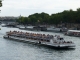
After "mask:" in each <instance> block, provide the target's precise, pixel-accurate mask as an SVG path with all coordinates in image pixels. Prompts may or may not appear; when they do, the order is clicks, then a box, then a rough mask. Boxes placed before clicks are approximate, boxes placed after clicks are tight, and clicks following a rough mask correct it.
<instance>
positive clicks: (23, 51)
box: [0, 26, 80, 60]
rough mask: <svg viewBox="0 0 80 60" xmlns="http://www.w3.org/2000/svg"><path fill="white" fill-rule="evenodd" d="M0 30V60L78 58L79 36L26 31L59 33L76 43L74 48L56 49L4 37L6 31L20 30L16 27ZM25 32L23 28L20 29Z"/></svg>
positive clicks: (66, 59)
mask: <svg viewBox="0 0 80 60" xmlns="http://www.w3.org/2000/svg"><path fill="white" fill-rule="evenodd" d="M0 28H1V30H0V60H80V37H70V36H64V35H63V34H62V33H54V32H41V31H27V32H33V33H42V34H52V35H60V36H62V37H64V39H65V40H71V41H73V42H74V43H75V44H76V47H75V49H67V50H66V49H64V50H56V49H54V48H53V49H52V48H48V47H43V46H38V45H34V44H30V43H23V42H17V41H13V40H7V39H4V38H3V36H4V35H5V32H7V31H10V30H11V31H13V30H17V31H21V30H19V29H18V28H7V27H1V26H0ZM22 31H24V32H26V31H25V30H22Z"/></svg>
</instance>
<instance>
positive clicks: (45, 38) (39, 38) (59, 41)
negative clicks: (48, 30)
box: [3, 31, 75, 48]
mask: <svg viewBox="0 0 80 60" xmlns="http://www.w3.org/2000/svg"><path fill="white" fill-rule="evenodd" d="M3 37H4V38H5V39H10V40H16V41H24V42H32V43H38V44H41V45H46V46H50V47H55V48H72V47H75V44H74V43H73V42H72V41H65V40H64V39H63V38H62V37H60V36H59V35H55V36H53V35H49V34H48V35H45V34H38V33H37V34H36V33H28V32H20V31H9V32H6V35H4V36H3Z"/></svg>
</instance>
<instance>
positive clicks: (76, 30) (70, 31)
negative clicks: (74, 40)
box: [68, 30, 80, 32]
mask: <svg viewBox="0 0 80 60" xmlns="http://www.w3.org/2000/svg"><path fill="white" fill-rule="evenodd" d="M68 32H80V30H68Z"/></svg>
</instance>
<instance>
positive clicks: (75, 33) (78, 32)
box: [65, 30, 80, 37]
mask: <svg viewBox="0 0 80 60" xmlns="http://www.w3.org/2000/svg"><path fill="white" fill-rule="evenodd" d="M65 35H69V36H76V37H80V30H68V31H67V32H66V33H65Z"/></svg>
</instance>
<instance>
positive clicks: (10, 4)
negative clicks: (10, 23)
mask: <svg viewBox="0 0 80 60" xmlns="http://www.w3.org/2000/svg"><path fill="white" fill-rule="evenodd" d="M2 3H3V6H2V7H0V10H1V12H0V16H20V15H21V16H29V15H31V14H34V13H42V12H45V13H48V14H49V15H51V14H55V13H59V12H63V11H64V10H70V9H72V10H74V11H75V10H76V9H77V8H80V0H3V2H2Z"/></svg>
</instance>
